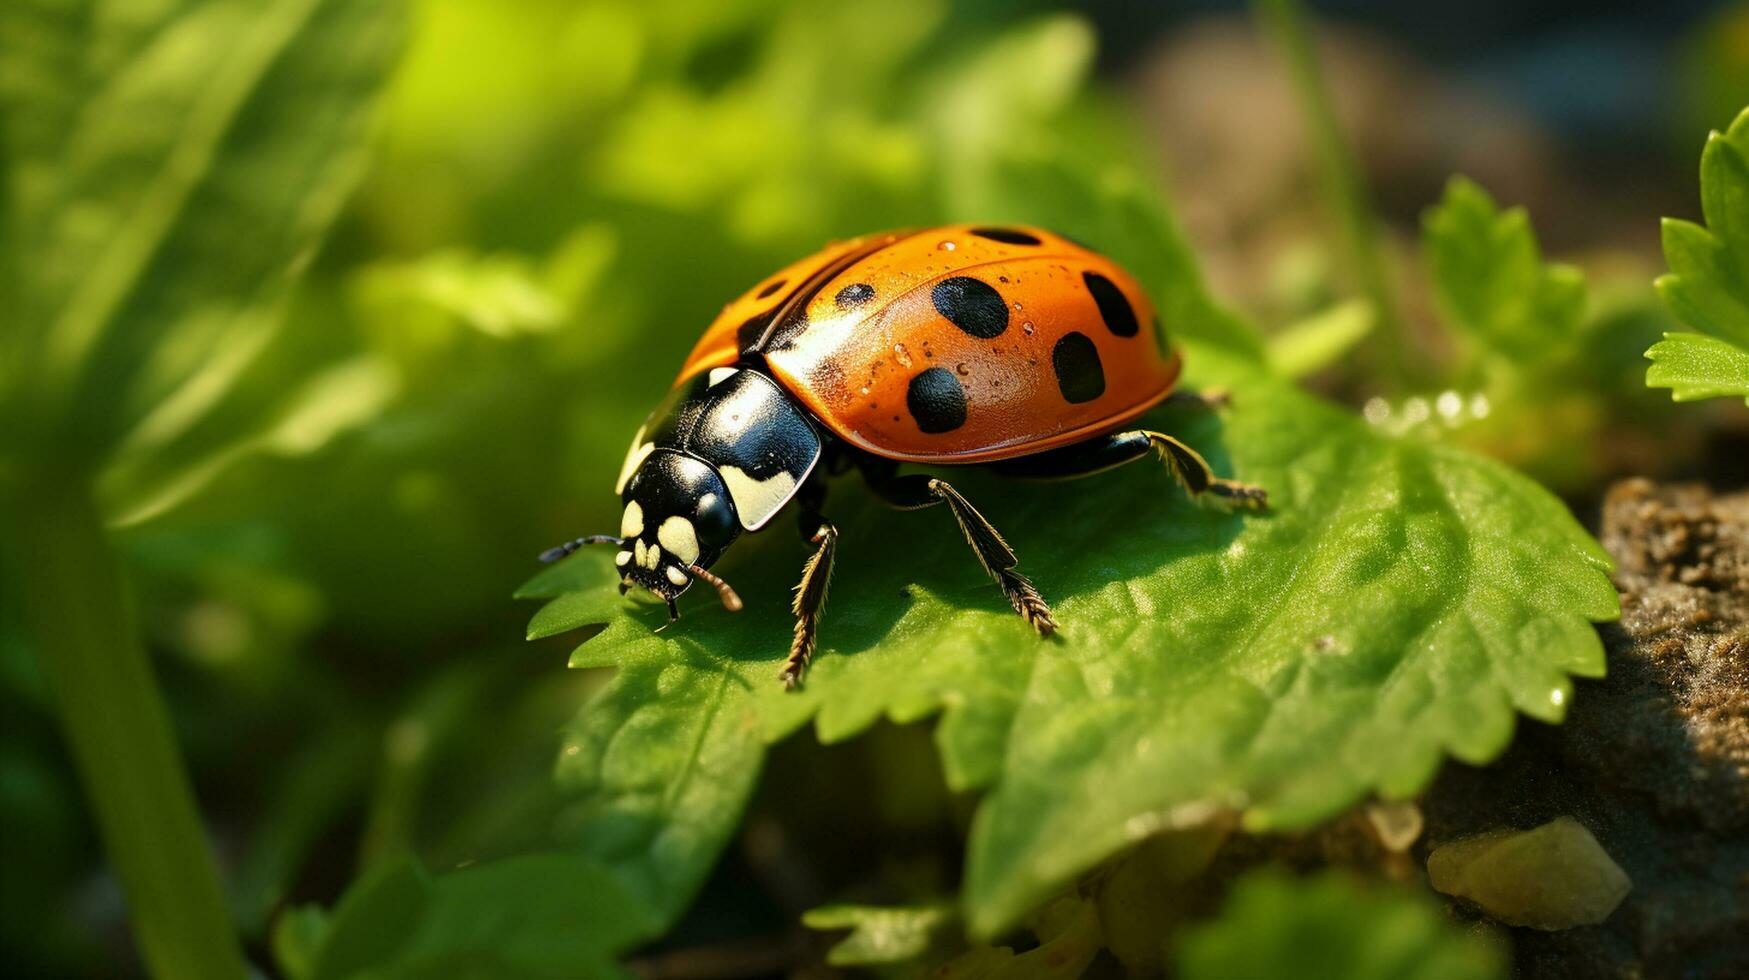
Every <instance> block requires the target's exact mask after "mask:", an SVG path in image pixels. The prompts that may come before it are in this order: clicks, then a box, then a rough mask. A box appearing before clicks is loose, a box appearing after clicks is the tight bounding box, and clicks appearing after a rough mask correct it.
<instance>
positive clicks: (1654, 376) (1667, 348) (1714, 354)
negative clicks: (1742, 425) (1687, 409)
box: [1646, 333, 1749, 404]
mask: <svg viewBox="0 0 1749 980" xmlns="http://www.w3.org/2000/svg"><path fill="white" fill-rule="evenodd" d="M1646 359H1647V360H1649V361H1652V362H1653V363H1652V366H1651V367H1649V368H1647V369H1646V387H1648V388H1669V389H1670V397H1671V398H1672V399H1674V400H1675V401H1679V402H1692V401H1699V400H1700V399H1702V398H1727V397H1731V396H1740V397H1742V398H1743V401H1744V403H1745V404H1749V349H1745V348H1742V347H1738V346H1736V345H1735V344H1732V343H1731V342H1730V341H1728V340H1721V339H1720V338H1718V337H1708V336H1707V335H1706V334H1700V333H1667V334H1665V335H1664V339H1663V340H1661V341H1659V342H1658V343H1656V344H1653V345H1652V346H1651V347H1650V348H1648V349H1647V350H1646Z"/></svg>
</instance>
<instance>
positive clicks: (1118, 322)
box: [1081, 272, 1141, 337]
mask: <svg viewBox="0 0 1749 980" xmlns="http://www.w3.org/2000/svg"><path fill="white" fill-rule="evenodd" d="M1081 279H1082V281H1083V282H1085V283H1087V291H1088V292H1090V293H1092V294H1093V302H1094V303H1096V304H1098V305H1099V317H1100V319H1102V320H1104V321H1105V325H1106V326H1107V327H1109V328H1110V329H1111V332H1112V333H1114V334H1117V335H1118V336H1119V337H1134V336H1135V335H1136V331H1137V330H1139V329H1140V328H1141V325H1140V324H1138V323H1137V322H1136V311H1135V310H1133V309H1131V308H1130V301H1129V300H1127V299H1125V298H1124V294H1123V290H1121V289H1119V288H1117V284H1116V283H1114V282H1112V281H1111V280H1110V279H1107V278H1105V277H1104V276H1102V275H1100V274H1099V273H1097V272H1083V273H1081Z"/></svg>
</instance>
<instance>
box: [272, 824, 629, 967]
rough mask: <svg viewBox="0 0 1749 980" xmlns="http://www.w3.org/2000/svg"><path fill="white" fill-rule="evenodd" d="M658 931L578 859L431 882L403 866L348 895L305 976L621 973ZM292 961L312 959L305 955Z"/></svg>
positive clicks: (544, 860)
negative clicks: (626, 956) (632, 950)
mask: <svg viewBox="0 0 1749 980" xmlns="http://www.w3.org/2000/svg"><path fill="white" fill-rule="evenodd" d="M308 927H309V923H304V924H303V925H302V926H301V928H303V929H307V928H308ZM654 934H655V922H654V920H653V919H652V918H651V917H650V914H649V911H648V910H647V909H645V908H644V907H643V906H642V905H640V904H639V903H638V902H637V901H635V900H634V899H633V898H632V897H631V896H628V895H627V894H626V893H625V891H624V889H622V888H621V887H619V885H618V883H617V882H615V881H614V879H613V878H612V877H611V876H610V875H608V874H606V873H604V872H603V871H602V870H601V869H600V868H598V867H595V866H593V865H591V864H590V863H589V862H587V861H585V860H583V859H581V858H578V857H576V856H574V855H560V854H532V855H525V856H521V857H515V858H508V859H505V860H502V861H493V862H490V863H487V864H482V865H478V866H476V867H469V868H462V869H459V870H456V871H451V872H449V873H447V874H443V875H435V876H434V875H432V874H430V873H429V872H427V871H426V870H425V869H424V868H422V867H420V866H418V865H416V864H411V863H408V864H400V865H397V866H395V867H392V868H390V869H387V870H385V871H383V872H381V873H379V874H377V875H375V876H373V877H371V878H369V879H367V880H365V881H364V882H362V883H360V884H359V885H357V886H355V887H354V888H353V889H352V890H350V891H349V892H348V893H347V895H346V897H345V899H344V900H342V901H341V903H340V904H339V906H338V907H336V908H335V909H334V911H333V913H332V915H331V916H330V917H329V921H328V922H327V924H326V926H325V927H323V928H321V930H320V935H321V939H320V943H319V948H318V949H317V951H316V952H315V954H314V958H315V967H314V970H313V971H312V972H310V973H309V974H308V975H309V976H310V977H311V980H347V978H360V980H363V978H367V977H368V978H370V980H392V978H414V977H420V978H426V977H429V978H437V977H443V978H468V977H478V978H481V980H487V978H494V980H496V978H504V980H537V978H538V980H558V978H561V977H567V978H568V977H601V976H622V975H623V972H622V971H620V970H619V969H618V968H617V967H616V966H614V964H613V961H612V957H613V955H614V954H615V953H617V952H619V951H621V950H624V949H626V948H628V947H630V946H632V945H634V944H635V943H637V942H639V941H642V940H646V939H649V938H650V937H651V936H653V935H654ZM290 939H291V937H290V936H288V937H287V940H288V942H289V941H290ZM305 941H307V939H306V940H305ZM290 948H293V949H296V948H297V947H296V946H292V947H290ZM300 955H304V956H308V955H310V954H309V952H308V950H307V948H305V949H303V950H302V952H301V954H300Z"/></svg>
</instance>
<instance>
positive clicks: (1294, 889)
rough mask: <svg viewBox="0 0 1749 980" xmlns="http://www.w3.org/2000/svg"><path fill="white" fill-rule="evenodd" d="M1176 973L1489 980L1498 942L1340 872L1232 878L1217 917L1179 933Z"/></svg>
mask: <svg viewBox="0 0 1749 980" xmlns="http://www.w3.org/2000/svg"><path fill="white" fill-rule="evenodd" d="M1180 943H1181V944H1182V948H1181V950H1180V952H1179V954H1178V957H1177V962H1178V972H1177V973H1176V976H1179V977H1182V978H1184V980H1218V978H1221V977H1303V978H1305V980H1385V978H1391V980H1488V978H1492V977H1504V976H1506V975H1507V969H1506V962H1505V960H1506V958H1505V956H1504V955H1502V953H1503V951H1502V950H1501V948H1500V945H1499V943H1498V941H1497V940H1495V939H1493V937H1491V936H1489V935H1487V934H1486V933H1478V932H1473V931H1472V932H1465V931H1464V930H1463V929H1462V928H1460V927H1459V926H1458V925H1456V924H1455V923H1452V922H1450V921H1447V920H1446V919H1445V918H1444V917H1443V915H1442V913H1441V912H1440V910H1439V909H1438V908H1437V907H1436V906H1435V905H1434V904H1433V903H1432V902H1431V901H1429V900H1427V898H1426V897H1425V896H1422V895H1418V894H1416V893H1413V892H1410V891H1407V890H1397V889H1393V888H1387V887H1384V886H1380V885H1376V884H1368V883H1367V882H1364V881H1362V880H1360V879H1358V878H1355V877H1353V876H1351V875H1347V874H1344V873H1341V872H1325V873H1323V874H1320V875H1314V876H1310V877H1306V878H1292V877H1289V876H1288V875H1286V874H1283V873H1281V872H1278V871H1271V870H1263V871H1257V872H1252V873H1251V874H1249V875H1247V876H1245V877H1243V878H1241V879H1239V881H1238V882H1237V883H1236V884H1235V885H1234V886H1233V893H1232V895H1231V896H1230V897H1229V898H1228V899H1227V905H1226V907H1225V908H1224V909H1223V910H1222V912H1221V915H1220V917H1219V918H1218V919H1217V920H1216V921H1214V922H1212V923H1208V924H1204V925H1198V926H1192V927H1190V928H1189V929H1187V930H1186V931H1185V935H1184V936H1182V937H1181V939H1180Z"/></svg>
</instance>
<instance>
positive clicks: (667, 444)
mask: <svg viewBox="0 0 1749 980" xmlns="http://www.w3.org/2000/svg"><path fill="white" fill-rule="evenodd" d="M1181 365H1182V359H1181V357H1180V355H1179V354H1178V353H1177V352H1176V351H1174V349H1173V348H1172V347H1171V346H1170V345H1169V343H1168V342H1167V338H1166V334H1165V332H1164V331H1163V329H1162V327H1161V325H1160V321H1159V318H1158V317H1157V316H1156V315H1155V313H1154V308H1153V306H1152V304H1151V303H1150V302H1149V300H1148V297H1147V295H1146V294H1145V293H1144V292H1143V291H1142V289H1141V287H1140V286H1138V285H1137V284H1136V280H1135V278H1134V277H1133V276H1131V275H1130V274H1129V273H1127V272H1125V271H1124V270H1123V269H1122V268H1120V267H1119V266H1118V265H1117V264H1116V263H1114V262H1113V261H1111V260H1110V259H1108V258H1106V257H1104V256H1102V255H1100V254H1098V253H1096V252H1093V251H1091V250H1089V249H1087V248H1086V247H1084V246H1081V245H1079V244H1077V243H1075V242H1074V241H1071V240H1070V239H1068V238H1065V237H1064V236H1062V235H1057V234H1053V233H1051V232H1048V231H1045V230H1043V229H1040V228H1032V227H985V226H980V225H949V226H946V227H940V228H930V229H926V230H913V231H896V232H886V233H882V234H877V235H867V236H864V237H861V238H854V239H851V240H849V241H844V242H837V243H834V244H832V245H830V246H828V247H827V248H826V249H825V250H824V251H822V252H820V253H819V254H817V255H813V256H810V257H809V258H806V259H803V260H802V261H800V262H797V263H795V264H794V265H791V266H789V267H788V268H785V269H783V270H782V271H780V272H778V273H777V274H775V275H773V276H771V277H770V278H769V279H767V280H766V281H764V282H762V283H759V284H758V285H756V286H754V287H753V289H751V290H750V291H748V292H747V294H746V295H744V296H742V297H741V298H740V299H737V300H735V301H734V302H732V303H730V304H729V305H728V306H726V307H724V308H723V312H722V313H721V314H720V315H719V316H718V317H717V318H716V320H715V322H713V323H712V324H711V325H710V327H709V329H707V330H706V331H705V333H704V336H703V337H702V338H700V339H699V341H698V344H697V346H695V347H694V348H693V350H692V353H691V355H689V356H688V357H687V359H686V363H685V365H684V366H683V367H682V368H681V370H680V375H679V378H678V380H677V381H676V383H675V385H674V387H673V389H672V390H671V391H670V392H669V394H668V397H667V400H666V401H664V402H663V403H662V404H661V405H660V406H659V407H658V408H657V409H656V410H655V411H654V412H652V413H651V414H650V416H649V418H648V420H647V421H646V422H645V423H644V425H643V426H642V427H641V428H639V429H638V432H637V435H636V436H635V437H633V439H632V447H631V451H630V452H629V453H627V454H626V458H625V463H624V465H623V466H622V467H621V468H620V473H619V480H618V483H617V485H616V486H615V490H616V492H617V493H619V495H620V498H621V502H622V503H623V504H624V506H625V510H624V513H623V516H622V519H621V521H620V528H619V534H617V535H592V536H589V537H585V538H579V539H578V540H576V541H572V542H569V543H566V544H563V545H560V546H558V547H556V548H552V549H550V550H548V551H547V552H545V553H544V554H542V555H541V559H542V560H543V561H557V560H558V559H560V558H563V557H565V556H566V555H569V554H571V553H572V552H573V551H575V550H577V549H578V548H580V547H582V546H583V545H587V544H612V545H614V546H616V547H617V548H619V549H620V550H619V553H618V554H617V555H616V556H615V559H614V562H615V564H616V565H617V566H618V568H619V571H620V576H621V577H620V586H619V588H620V593H621V594H622V595H623V594H625V593H626V591H627V590H629V589H632V588H634V587H635V588H637V589H639V590H641V591H642V592H644V593H648V594H651V595H653V596H655V597H656V598H657V599H659V600H660V601H663V602H666V603H667V604H668V613H669V619H670V621H673V620H674V619H677V618H678V617H679V610H678V609H677V607H676V605H675V600H676V599H677V598H678V597H679V596H680V594H681V593H683V592H685V591H686V590H687V588H689V587H690V586H691V585H692V583H693V581H694V580H703V581H704V582H705V583H707V584H708V585H710V586H712V587H713V588H714V589H715V590H716V591H717V593H718V595H719V596H720V598H721V600H722V602H723V604H724V605H725V606H727V607H728V608H729V609H730V610H732V611H733V610H739V609H740V608H741V600H740V598H739V597H738V596H736V594H735V592H734V590H733V589H731V588H730V587H729V586H728V584H727V583H725V582H724V581H723V580H722V579H721V578H718V577H717V576H716V575H714V574H712V573H711V572H710V570H709V569H710V567H711V566H712V565H713V564H715V563H716V561H717V559H719V558H720V557H722V554H723V552H724V551H725V550H726V549H727V548H728V547H729V545H730V544H732V543H734V541H735V539H736V538H738V537H740V536H741V535H742V534H743V533H751V532H754V531H758V530H760V529H761V528H764V527H765V526H766V525H767V524H768V523H770V522H771V520H772V519H773V518H774V517H776V516H777V514H778V512H779V511H781V510H783V509H784V507H786V506H787V505H789V504H790V503H791V502H794V503H795V504H796V505H797V507H798V510H799V517H800V527H801V532H802V535H803V537H804V538H805V539H806V540H807V541H808V542H809V543H810V544H811V545H813V546H814V551H813V555H812V556H811V557H810V558H809V559H808V560H807V563H806V564H805V565H804V567H803V569H802V577H801V583H800V584H799V585H798V586H797V587H796V594H795V601H794V603H793V607H792V608H793V611H794V613H795V616H796V625H795V636H794V640H793V641H792V642H791V644H790V651H789V656H788V657H787V658H786V659H785V661H784V665H783V669H782V671H781V672H780V673H779V675H778V676H779V678H780V679H781V680H782V681H783V682H784V684H785V686H786V687H789V688H794V687H795V686H796V685H797V684H799V683H800V681H801V678H802V674H803V672H804V671H805V670H806V669H807V665H808V660H809V658H810V657H811V656H812V654H813V652H814V648H815V645H816V638H817V633H818V627H819V620H820V612H821V609H822V607H823V606H824V604H825V601H826V587H827V583H828V582H829V581H830V579H831V577H832V566H833V563H834V562H835V561H836V559H837V545H838V529H837V527H835V526H834V525H833V524H832V522H831V521H829V520H827V519H826V518H825V517H824V516H823V514H822V509H821V508H822V505H823V504H824V500H825V495H826V483H825V479H826V477H828V476H836V475H842V474H845V473H848V472H850V471H852V470H855V471H858V472H860V474H861V475H862V477H863V479H864V480H865V481H866V482H867V484H868V486H869V488H870V489H871V490H872V491H873V492H874V494H875V495H876V496H877V497H879V498H880V499H882V500H884V501H886V502H887V503H889V504H891V505H893V506H894V507H897V508H900V509H904V510H917V509H920V508H924V507H934V506H937V505H944V506H946V507H947V508H948V509H949V510H950V511H951V512H952V514H953V516H954V519H955V521H957V522H958V524H959V527H960V530H961V531H962V532H964V534H965V537H966V540H967V542H968V543H969V544H970V545H971V548H972V551H973V553H974V554H975V555H976V557H977V559H978V561H979V563H980V564H982V565H983V567H984V570H985V571H986V572H988V573H989V574H990V576H991V578H993V579H995V581H996V583H997V584H998V585H1000V586H1001V588H1002V591H1003V593H1004V594H1005V595H1006V596H1007V598H1008V602H1009V604H1010V605H1012V606H1013V607H1014V611H1015V612H1017V613H1019V614H1020V616H1021V617H1022V618H1023V619H1025V620H1026V621H1027V622H1028V623H1029V624H1031V625H1032V626H1033V627H1034V628H1035V629H1036V630H1037V631H1038V632H1039V633H1040V634H1041V635H1049V634H1050V633H1052V632H1053V631H1054V630H1055V629H1056V626H1057V624H1056V621H1055V620H1054V619H1053V618H1052V616H1051V609H1050V606H1049V605H1048V604H1047V603H1046V602H1045V600H1044V597H1043V596H1041V595H1040V594H1039V592H1038V590H1037V589H1035V588H1034V587H1033V585H1032V582H1031V581H1029V580H1028V579H1027V577H1026V576H1024V575H1022V574H1021V573H1020V572H1019V571H1018V570H1017V569H1016V566H1017V564H1018V561H1017V559H1016V558H1015V555H1014V550H1013V549H1012V548H1010V547H1009V545H1008V543H1007V542H1006V541H1005V540H1003V538H1002V535H1001V534H1000V533H998V532H997V530H996V528H995V527H994V526H993V525H991V523H990V522H989V520H988V519H986V518H985V517H984V515H983V514H982V513H980V512H979V511H978V509H977V508H976V507H974V506H973V505H972V503H971V501H969V500H967V499H966V498H965V496H964V495H963V494H961V493H960V492H959V491H958V490H956V489H954V487H953V486H952V484H950V483H948V482H947V481H946V480H943V479H940V478H938V477H935V476H929V475H925V474H900V473H899V466H900V464H902V463H922V464H928V465H930V466H950V465H969V464H978V465H983V466H987V467H989V468H991V469H994V470H996V471H997V472H1000V473H1003V474H1007V475H1010V476H1017V477H1033V478H1053V477H1055V478H1061V477H1076V476H1084V475H1088V474H1092V473H1098V472H1100V471H1103V470H1108V469H1111V468H1112V467H1115V466H1119V465H1122V464H1124V463H1128V462H1131V461H1133V460H1137V459H1141V458H1143V457H1147V456H1155V457H1157V458H1158V459H1160V460H1161V461H1162V462H1163V463H1164V464H1165V465H1166V467H1167V469H1168V470H1169V471H1170V472H1171V473H1172V475H1173V476H1174V477H1176V478H1177V479H1178V481H1179V482H1180V483H1182V484H1183V485H1184V487H1185V488H1186V489H1187V490H1188V491H1189V492H1190V493H1191V494H1192V495H1193V496H1198V497H1201V496H1202V495H1204V494H1207V495H1209V497H1211V498H1214V499H1219V500H1225V501H1227V502H1229V503H1232V504H1234V505H1237V506H1243V507H1251V508H1260V507H1262V506H1263V505H1264V503H1265V495H1264V492H1263V490H1261V489H1260V488H1257V487H1253V486H1248V485H1246V484H1242V483H1237V482H1234V481H1231V480H1223V479H1219V478H1217V477H1215V475H1214V474H1213V473H1212V472H1211V471H1210V470H1209V466H1208V463H1206V462H1205V461H1204V460H1203V458H1202V456H1201V455H1199V454H1198V453H1197V452H1196V451H1195V450H1194V449H1191V448H1190V447H1189V446H1187V445H1185V444H1184V443H1182V442H1180V441H1178V440H1177V439H1174V438H1173V437H1171V436H1169V435H1166V434H1165V433H1162V432H1155V431H1153V430H1150V429H1145V428H1134V427H1130V423H1131V422H1133V421H1134V420H1135V419H1136V418H1137V417H1138V416H1140V415H1141V414H1142V413H1143V412H1146V411H1147V410H1148V409H1150V408H1152V407H1154V406H1155V405H1157V404H1159V403H1160V402H1161V401H1163V400H1165V399H1166V398H1167V396H1168V395H1169V394H1171V393H1172V388H1173V384H1174V382H1176V381H1177V379H1178V373H1179V369H1180V367H1181Z"/></svg>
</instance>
